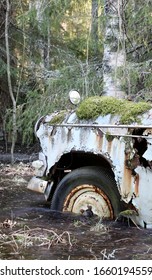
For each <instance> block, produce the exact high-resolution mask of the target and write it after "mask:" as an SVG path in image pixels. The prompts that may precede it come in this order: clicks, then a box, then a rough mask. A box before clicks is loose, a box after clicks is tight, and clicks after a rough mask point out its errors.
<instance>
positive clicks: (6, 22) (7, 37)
mask: <svg viewBox="0 0 152 280" xmlns="http://www.w3.org/2000/svg"><path fill="white" fill-rule="evenodd" d="M9 12H10V3H9V0H6V17H5V43H6V57H7V78H8V88H9V94H10V97H11V100H12V104H13V116H12V124H13V127H12V146H11V162H12V163H13V162H14V148H15V143H16V132H17V127H16V99H15V96H14V94H13V89H12V82H11V69H10V50H9V36H8V30H9Z"/></svg>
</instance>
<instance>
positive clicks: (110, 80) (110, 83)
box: [103, 0, 126, 98]
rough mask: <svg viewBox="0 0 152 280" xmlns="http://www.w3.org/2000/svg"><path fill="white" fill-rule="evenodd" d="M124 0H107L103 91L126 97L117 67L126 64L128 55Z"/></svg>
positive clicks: (117, 96) (107, 93) (106, 93)
mask: <svg viewBox="0 0 152 280" xmlns="http://www.w3.org/2000/svg"><path fill="white" fill-rule="evenodd" d="M122 12H123V11H122V0H113V1H110V0H105V17H106V28H105V41H104V56H103V83H104V85H103V93H104V94H105V95H107V96H113V97H116V98H124V97H125V92H123V91H122V90H121V84H120V80H119V78H118V77H117V69H118V67H120V66H124V65H125V61H126V55H125V46H124V40H125V39H124V34H123V28H122V17H121V16H122Z"/></svg>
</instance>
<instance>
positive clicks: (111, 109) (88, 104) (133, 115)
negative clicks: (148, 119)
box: [76, 96, 152, 124]
mask: <svg viewBox="0 0 152 280" xmlns="http://www.w3.org/2000/svg"><path fill="white" fill-rule="evenodd" d="M151 108H152V106H151V104H149V103H146V102H139V103H134V102H131V101H128V100H125V99H117V98H114V97H111V96H110V97H109V96H101V97H100V96H93V97H89V98H87V99H85V100H84V101H82V103H81V104H80V105H79V107H78V109H77V111H76V113H77V116H78V118H79V119H86V120H89V119H95V118H97V117H98V116H105V115H108V114H111V115H118V116H120V123H122V124H129V123H132V122H138V120H139V119H138V116H139V115H142V114H143V113H145V112H147V111H148V110H150V109H151Z"/></svg>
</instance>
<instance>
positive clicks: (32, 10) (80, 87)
mask: <svg viewBox="0 0 152 280" xmlns="http://www.w3.org/2000/svg"><path fill="white" fill-rule="evenodd" d="M113 17H115V20H113V21H112V20H111V19H112V18H113ZM109 23H110V30H111V32H110V34H107V33H106V28H107V26H108V25H109ZM108 27H109V26H108ZM116 29H117V36H116V32H115V31H116ZM119 35H120V36H119ZM108 46H110V48H109V52H112V51H113V50H115V52H118V53H119V52H120V51H121V50H123V54H124V57H125V60H124V63H123V64H122V65H119V64H118V65H117V69H116V71H115V73H113V71H111V72H110V69H107V67H106V65H105V60H104V57H105V51H107V47H108ZM107 65H108V64H107ZM0 66H1V67H0V137H1V139H4V140H5V146H6V150H7V142H8V141H10V142H12V143H13V145H12V150H13V149H14V145H15V142H16V141H19V142H20V143H22V144H25V145H26V146H28V145H31V144H32V143H34V141H35V137H34V133H33V130H34V125H35V122H36V120H37V119H38V118H39V117H41V116H43V115H46V114H48V113H51V112H53V111H55V110H60V109H65V108H66V109H67V108H68V106H69V107H70V106H72V105H70V103H68V94H69V91H70V90H72V89H74V90H77V91H78V92H79V93H80V94H81V97H82V99H83V98H85V97H88V96H93V95H99V96H101V95H103V94H106V92H105V91H106V89H105V88H104V74H105V72H108V71H109V72H110V75H111V76H112V77H113V79H114V77H115V76H117V79H119V81H120V87H121V90H122V91H123V92H124V93H125V98H128V99H132V100H133V101H135V102H136V101H140V100H145V101H150V102H151V99H152V1H151V0H145V1H143V0H0Z"/></svg>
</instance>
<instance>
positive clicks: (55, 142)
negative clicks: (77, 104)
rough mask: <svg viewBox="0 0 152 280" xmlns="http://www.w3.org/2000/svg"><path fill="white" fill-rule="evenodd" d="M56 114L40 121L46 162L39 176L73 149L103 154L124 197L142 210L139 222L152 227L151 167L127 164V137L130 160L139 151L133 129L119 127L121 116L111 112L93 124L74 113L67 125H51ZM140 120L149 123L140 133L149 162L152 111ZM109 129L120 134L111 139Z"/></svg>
mask: <svg viewBox="0 0 152 280" xmlns="http://www.w3.org/2000/svg"><path fill="white" fill-rule="evenodd" d="M56 114H57V113H55V114H52V115H50V116H46V117H45V118H43V119H41V122H40V123H39V125H38V126H37V131H36V134H37V137H38V138H39V140H40V144H41V148H42V152H41V153H40V157H39V159H40V160H42V161H43V162H44V167H45V168H44V169H43V174H42V168H40V174H39V176H40V177H42V176H43V175H44V176H46V175H48V174H49V172H50V170H51V168H52V167H53V166H55V164H56V163H57V162H58V161H59V160H60V158H61V157H62V155H64V154H67V153H70V152H71V151H74V152H77V151H83V152H85V153H93V154H96V155H100V156H102V157H104V158H105V159H106V160H107V161H108V162H109V163H110V165H111V168H112V169H113V171H114V175H115V180H116V183H117V186H118V190H119V192H120V194H121V198H122V200H123V201H125V202H126V203H129V202H130V201H132V204H133V205H134V206H135V207H136V209H137V211H138V212H139V216H137V217H136V220H137V223H138V224H139V225H141V226H145V224H146V226H147V227H149V228H151V227H152V188H151V182H152V170H151V169H150V165H149V167H146V168H145V167H142V166H140V165H139V164H138V166H137V167H136V168H134V170H132V169H131V168H129V167H128V166H127V165H126V158H127V155H126V152H125V149H126V143H127V142H126V139H127V141H128V143H129V148H130V152H129V159H130V160H131V161H132V160H134V156H135V155H136V153H137V152H138V151H136V148H135V147H134V146H133V140H132V137H133V136H131V135H130V133H131V132H130V131H132V130H129V128H128V127H127V126H126V127H121V126H120V127H119V125H116V124H118V123H119V117H117V116H115V117H112V116H111V115H107V116H105V117H101V116H100V117H98V118H97V119H96V120H95V121H94V122H93V123H92V126H91V127H85V124H86V125H88V124H90V121H86V122H85V123H84V122H83V123H82V121H80V120H78V119H77V116H76V114H75V113H74V112H72V113H71V114H68V116H66V122H65V126H60V125H59V126H56V125H51V124H50V121H51V120H52V118H53V117H54V116H55V115H56ZM141 121H142V125H146V127H147V129H145V130H144V133H143V134H142V135H139V138H140V136H142V137H146V139H147V149H146V151H145V152H144V154H143V155H142V157H144V158H145V160H147V163H149V162H152V134H151V133H152V131H151V128H148V126H149V127H150V126H151V124H152V110H150V111H149V112H148V113H145V114H144V115H143V116H142V119H141ZM66 124H67V125H66ZM70 124H71V126H70ZM74 124H75V125H76V126H75V127H73V126H72V125H74ZM82 124H84V127H79V125H82ZM94 124H96V125H100V128H99V127H93V126H94ZM102 125H103V127H102ZM105 125H107V127H105ZM108 125H114V127H108ZM115 125H116V126H115ZM107 132H108V133H110V134H113V135H117V136H115V137H114V138H113V140H112V141H110V142H109V141H108V138H107ZM119 135H120V136H119ZM121 135H124V136H125V135H126V136H127V135H130V136H131V137H130V138H127V137H126V138H125V137H124V136H123V137H122V136H121ZM144 135H145V136H144ZM136 137H137V138H138V136H136ZM127 149H128V147H127ZM42 155H43V156H42ZM135 163H136V162H135ZM86 165H87V163H86ZM133 171H134V172H133ZM49 176H50V175H49Z"/></svg>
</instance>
